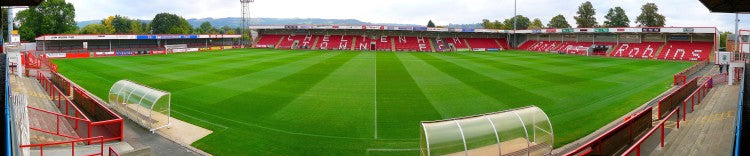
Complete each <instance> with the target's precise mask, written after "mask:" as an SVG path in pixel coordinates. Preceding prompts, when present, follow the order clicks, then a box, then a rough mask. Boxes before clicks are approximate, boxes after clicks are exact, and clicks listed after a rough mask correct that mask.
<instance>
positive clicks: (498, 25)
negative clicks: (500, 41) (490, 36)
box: [492, 20, 508, 29]
mask: <svg viewBox="0 0 750 156" xmlns="http://www.w3.org/2000/svg"><path fill="white" fill-rule="evenodd" d="M492 27H493V28H492V29H508V28H506V27H505V25H503V22H500V21H499V20H495V21H494V22H492Z"/></svg>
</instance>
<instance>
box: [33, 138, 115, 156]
mask: <svg viewBox="0 0 750 156" xmlns="http://www.w3.org/2000/svg"><path fill="white" fill-rule="evenodd" d="M86 142H88V143H90V142H98V143H99V149H100V150H99V152H98V153H89V154H84V155H86V156H95V155H100V156H103V155H104V142H105V141H104V137H102V136H97V137H91V138H81V139H73V140H70V141H61V142H53V143H42V144H31V145H21V146H20V148H31V149H33V150H37V151H39V156H44V148H45V147H48V148H49V147H50V146H54V147H56V148H57V147H58V146H61V145H67V144H70V153H71V154H70V155H76V144H77V143H86ZM110 148H111V147H110ZM110 150H111V149H110ZM78 155H81V154H78Z"/></svg>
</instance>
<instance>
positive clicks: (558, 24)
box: [547, 15, 571, 28]
mask: <svg viewBox="0 0 750 156" xmlns="http://www.w3.org/2000/svg"><path fill="white" fill-rule="evenodd" d="M547 27H548V28H570V27H571V26H570V24H568V20H566V19H565V16H563V15H557V16H555V17H552V19H551V20H549V23H547Z"/></svg>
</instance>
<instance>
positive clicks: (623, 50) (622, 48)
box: [614, 44, 630, 56]
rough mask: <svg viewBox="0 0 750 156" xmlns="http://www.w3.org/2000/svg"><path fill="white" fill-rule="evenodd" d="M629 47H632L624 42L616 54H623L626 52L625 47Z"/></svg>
mask: <svg viewBox="0 0 750 156" xmlns="http://www.w3.org/2000/svg"><path fill="white" fill-rule="evenodd" d="M628 47H630V44H622V46H620V48H618V49H617V52H615V54H614V56H622V52H625V49H628Z"/></svg>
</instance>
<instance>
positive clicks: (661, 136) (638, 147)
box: [621, 107, 684, 156]
mask: <svg viewBox="0 0 750 156" xmlns="http://www.w3.org/2000/svg"><path fill="white" fill-rule="evenodd" d="M679 112H680V108H679V107H678V108H676V109H674V110H672V112H670V113H669V115H667V117H665V118H664V120H662V121H661V122H659V123H658V124H657V126H655V127H654V128H652V129H651V130H649V131H648V132H647V133H646V135H644V136H643V137H642V138H641V139H638V141H636V142H635V143H634V144H633V146H631V147H630V148H628V149H627V150H625V152H624V153H622V154H621V155H622V156H628V155H631V154H633V152H635V155H636V156H640V155H641V145H642V144H643V143H644V142H646V141H647V140H648V139H649V138H650V137H651V136H652V135H653V134H654V133H655V132H656V131H657V130H661V131H660V132H661V133H660V134H659V147H664V136H665V134H666V133H665V131H664V129H665V127H664V124H665V123H666V122H667V121H669V119H670V118H672V116H673V115H675V114H677V120H675V123H676V126H675V127H677V128H680V113H679ZM683 120H684V118H683Z"/></svg>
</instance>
